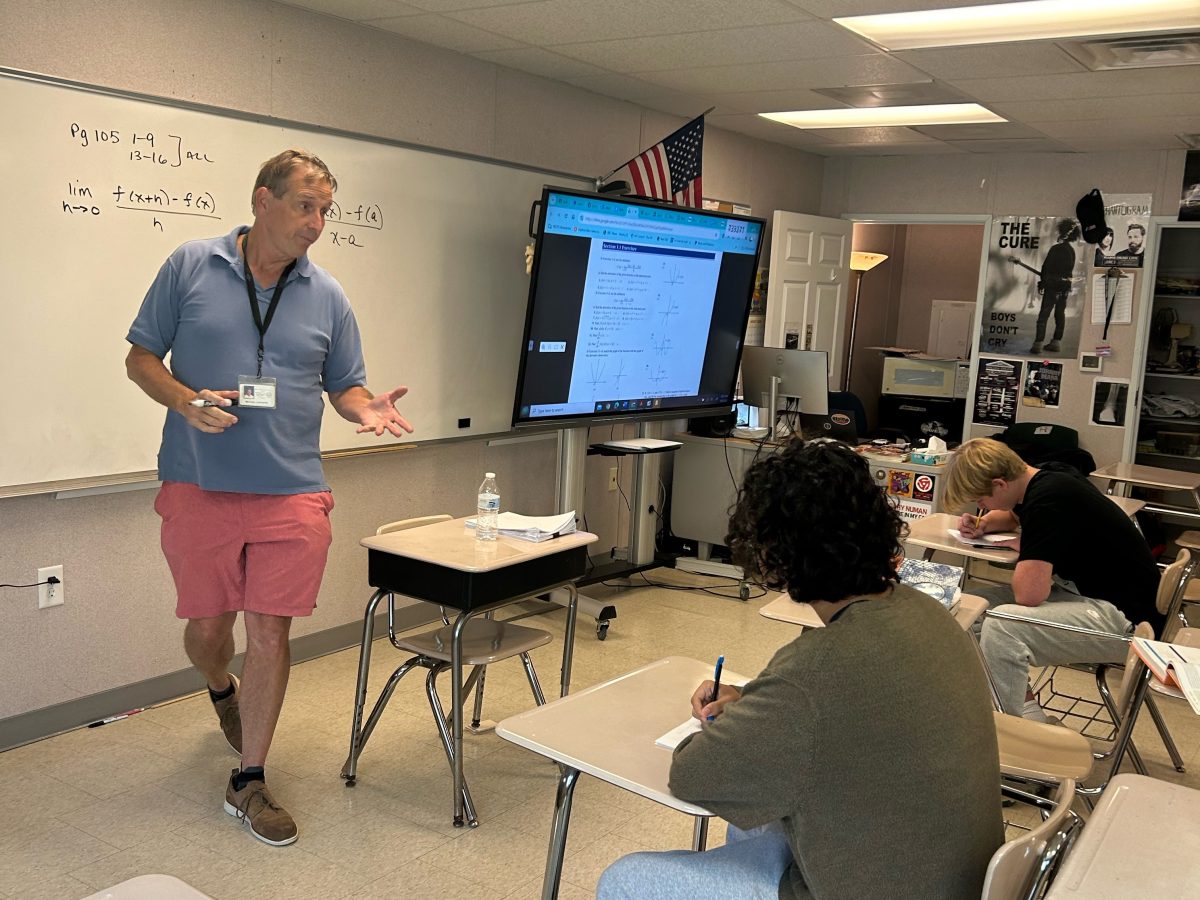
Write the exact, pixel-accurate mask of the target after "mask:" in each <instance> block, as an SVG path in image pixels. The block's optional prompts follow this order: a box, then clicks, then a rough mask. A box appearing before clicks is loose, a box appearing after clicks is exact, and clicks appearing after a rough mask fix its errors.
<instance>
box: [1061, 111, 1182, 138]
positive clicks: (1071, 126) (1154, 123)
mask: <svg viewBox="0 0 1200 900" xmlns="http://www.w3.org/2000/svg"><path fill="white" fill-rule="evenodd" d="M1038 128H1039V129H1040V130H1041V131H1043V132H1045V133H1046V134H1047V135H1049V136H1050V137H1054V138H1087V137H1094V138H1098V139H1102V140H1113V139H1115V138H1124V137H1150V136H1154V135H1159V136H1174V135H1177V134H1188V133H1189V132H1194V131H1200V112H1198V113H1197V114H1196V115H1192V116H1156V117H1154V118H1146V119H1143V118H1136V119H1134V118H1127V119H1075V120H1072V121H1067V122H1043V123H1041V124H1040V125H1039V126H1038Z"/></svg>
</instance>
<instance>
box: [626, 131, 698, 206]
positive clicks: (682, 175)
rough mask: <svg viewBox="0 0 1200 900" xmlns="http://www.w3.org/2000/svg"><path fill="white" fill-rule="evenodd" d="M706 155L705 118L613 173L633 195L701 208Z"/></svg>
mask: <svg viewBox="0 0 1200 900" xmlns="http://www.w3.org/2000/svg"><path fill="white" fill-rule="evenodd" d="M703 152H704V116H703V115H700V116H697V117H696V118H694V119H692V121H690V122H688V123H687V124H686V125H684V126H683V127H682V128H680V129H679V130H678V131H676V132H673V133H672V134H670V135H668V136H667V137H665V138H663V139H662V140H661V141H659V142H658V143H657V144H655V145H654V146H653V147H651V148H650V149H649V150H645V151H643V152H642V153H640V154H638V155H637V156H635V157H634V158H633V159H631V160H630V161H629V162H627V163H626V164H625V165H624V166H622V167H621V168H620V169H618V170H617V171H616V172H614V173H613V175H612V178H619V179H622V180H624V181H627V182H629V185H630V187H632V188H633V193H634V194H637V195H638V196H641V197H652V198H654V199H655V200H670V201H671V202H672V203H678V204H679V205H680V206H696V207H699V206H700V202H701V200H702V198H703V196H704V194H703V192H702V191H701V188H700V160H701V156H702V155H703Z"/></svg>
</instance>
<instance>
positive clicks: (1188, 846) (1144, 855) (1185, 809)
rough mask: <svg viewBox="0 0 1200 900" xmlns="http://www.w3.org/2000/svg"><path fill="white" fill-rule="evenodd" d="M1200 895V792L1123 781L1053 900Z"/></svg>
mask: <svg viewBox="0 0 1200 900" xmlns="http://www.w3.org/2000/svg"><path fill="white" fill-rule="evenodd" d="M1085 897H1086V898H1087V900H1143V898H1147V897H1155V898H1160V897H1200V791H1196V790H1193V789H1191V788H1186V787H1183V786H1181V785H1177V784H1170V783H1168V782H1165V781H1159V780H1158V779H1156V778H1146V777H1144V776H1142V775H1132V774H1126V775H1118V776H1117V777H1116V778H1114V779H1113V780H1112V781H1111V782H1109V785H1108V788H1107V789H1106V790H1105V791H1104V794H1103V796H1101V798H1100V802H1099V803H1097V804H1096V809H1095V810H1094V811H1093V812H1092V814H1091V815H1090V816H1089V817H1088V822H1087V824H1086V825H1085V826H1084V828H1083V833H1082V834H1080V836H1079V839H1078V840H1077V841H1076V842H1075V846H1074V847H1072V848H1071V850H1070V852H1069V853H1068V854H1067V857H1066V860H1065V861H1064V862H1063V867H1062V869H1061V870H1059V873H1058V875H1057V876H1055V878H1054V883H1053V884H1052V885H1051V886H1050V892H1049V893H1048V894H1047V895H1046V900H1075V898H1085Z"/></svg>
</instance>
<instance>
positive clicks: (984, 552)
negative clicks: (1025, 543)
mask: <svg viewBox="0 0 1200 900" xmlns="http://www.w3.org/2000/svg"><path fill="white" fill-rule="evenodd" d="M958 520H959V517H958V516H954V515H951V514H950V513H932V514H931V515H928V516H926V517H925V518H923V519H918V520H917V521H916V522H910V523H909V532H908V537H906V538H905V539H904V543H906V544H912V545H913V546H914V547H925V548H928V549H930V550H944V551H946V552H947V553H957V554H958V555H959V556H969V557H970V558H971V559H983V560H987V561H988V562H998V563H1015V562H1016V561H1017V553H1016V551H1014V550H1005V549H1002V548H997V549H995V550H988V549H985V548H983V547H968V546H967V545H966V544H964V543H961V542H960V541H956V540H955V539H954V538H952V537H950V535H949V534H947V532H948V530H949V529H951V528H957V527H958Z"/></svg>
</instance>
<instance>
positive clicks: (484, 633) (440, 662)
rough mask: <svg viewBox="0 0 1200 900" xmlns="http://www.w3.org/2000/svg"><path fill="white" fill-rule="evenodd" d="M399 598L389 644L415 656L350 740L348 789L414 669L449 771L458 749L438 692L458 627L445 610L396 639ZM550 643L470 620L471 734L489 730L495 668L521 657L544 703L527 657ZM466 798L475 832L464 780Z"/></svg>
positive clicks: (466, 648) (391, 601)
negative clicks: (485, 718)
mask: <svg viewBox="0 0 1200 900" xmlns="http://www.w3.org/2000/svg"><path fill="white" fill-rule="evenodd" d="M449 518H450V516H425V517H422V518H419V519H406V520H404V521H401V522H392V523H389V524H388V525H384V526H382V527H381V528H380V529H379V530H378V531H377V532H376V533H377V534H386V533H388V532H392V531H401V530H404V529H406V528H415V527H417V526H419V525H429V524H432V523H433V522H440V521H444V520H446V519H449ZM395 599H396V598H395V595H394V594H388V595H387V601H388V602H387V621H388V635H387V636H388V641H389V642H390V643H391V644H392V646H393V647H395V648H396V649H397V650H403V651H405V652H408V653H412V654H413V656H412V657H410V658H409V659H407V660H405V661H404V662H403V663H401V664H400V665H399V666H398V667H397V668H396V670H395V671H394V672H392V674H391V677H389V678H388V680H387V683H386V684H384V686H383V690H381V691H380V693H379V698H378V699H377V700H376V701H375V706H374V707H373V708H372V709H371V714H370V716H368V717H367V720H366V722H365V723H364V724H363V727H362V730H361V731H360V732H359V733H358V734H357V735H353V736H352V737H351V745H350V754H349V756H348V757H347V758H346V763H345V765H343V767H342V777H343V778H344V779H345V780H346V785H347V786H352V785H353V784H354V783H355V781H356V780H357V777H358V760H359V757H360V756H361V755H362V751H363V748H364V747H365V746H366V743H367V741H368V739H369V738H370V737H371V732H373V731H374V730H375V726H376V724H378V722H379V717H380V716H381V715H382V714H383V710H384V708H385V707H386V706H387V704H388V701H389V700H391V698H392V694H393V693H394V692H395V690H396V685H397V684H399V683H400V679H401V678H403V677H404V676H405V675H407V674H408V673H409V672H410V671H412V670H413V669H414V668H423V669H425V670H426V671H427V673H428V674H427V675H426V676H425V695H426V697H427V699H428V700H429V708H430V710H431V711H432V713H433V720H434V724H435V725H436V726H437V730H438V735H439V737H440V738H441V740H442V748H443V749H444V750H445V752H446V760H447V762H448V763H449V764H450V766H451V769H453V766H454V745H453V743H452V741H451V737H450V724H449V720H448V718H447V716H446V711H445V709H444V707H443V706H442V701H441V698H439V697H438V692H437V677H438V675H440V674H441V673H442V672H443V671H444V670H446V669H449V668H450V664H451V640H452V634H453V630H454V626H453V625H451V624H449V623H447V622H446V614H445V611H444V610H443V611H442V621H443V622H444V623H446V624H443V625H442V627H441V628H438V629H436V630H434V631H425V632H422V633H420V634H415V635H398V634H397V633H396V627H395V625H396V623H395ZM550 641H551V635H550V633H549V632H546V631H542V630H541V629H539V628H527V627H525V626H523V625H514V624H512V623H511V622H498V621H496V620H494V619H493V618H492V616H491V613H487V614H486V615H485V616H482V617H480V618H473V619H469V620H468V621H467V623H466V625H465V626H464V630H463V636H462V661H463V666H464V668H465V667H471V674H470V675H469V676H468V677H467V679H466V681H465V683H464V685H463V696H464V697H466V696H467V695H469V694H470V693H471V691H472V690H474V691H475V705H474V710H473V714H472V719H471V728H472V730H473V731H480V730H485V729H483V728H481V716H482V714H483V687H484V680H485V677H486V672H487V667H488V666H489V665H491V664H492V663H496V662H499V661H501V660H504V659H509V658H510V657H513V656H519V657H520V658H521V663H522V664H523V665H524V668H525V677H526V679H527V680H528V682H529V687H530V690H531V691H532V692H533V699H534V702H535V703H536V704H537V705H538V706H541V705H543V704H544V703H545V702H546V698H545V696H544V695H543V694H542V687H541V684H540V683H539V682H538V677H537V672H536V671H535V670H534V667H533V660H531V659H530V658H529V652H530V651H531V650H533V649H535V648H537V647H541V646H543V645H544V644H548V643H550ZM462 794H463V810H464V813H465V816H466V821H467V824H468V825H470V826H471V827H472V828H473V827H475V826H476V825H478V824H479V822H478V819H477V817H476V815H475V804H474V802H473V801H472V800H471V792H470V789H469V788H468V787H467V783H466V780H465V779H464V781H463V790H462Z"/></svg>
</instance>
